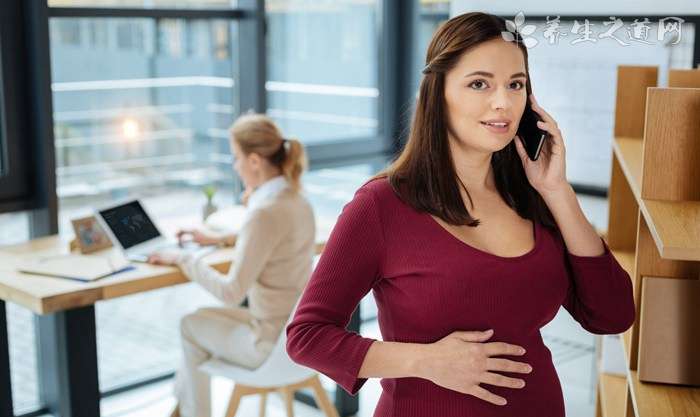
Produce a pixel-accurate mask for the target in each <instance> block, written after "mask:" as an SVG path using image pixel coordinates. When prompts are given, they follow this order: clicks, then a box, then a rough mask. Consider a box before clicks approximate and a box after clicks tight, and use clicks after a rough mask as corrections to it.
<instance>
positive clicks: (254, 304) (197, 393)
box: [149, 114, 315, 417]
mask: <svg viewBox="0 0 700 417" xmlns="http://www.w3.org/2000/svg"><path fill="white" fill-rule="evenodd" d="M230 133H231V135H230V136H231V137H230V142H229V144H230V146H231V151H232V152H233V154H234V158H235V164H234V169H235V170H236V172H237V173H238V174H239V175H240V177H241V178H242V180H243V182H244V183H245V186H246V190H250V191H249V192H247V194H248V195H247V208H246V214H245V220H244V222H243V226H242V227H241V229H240V231H239V232H238V234H237V235H236V236H216V235H212V234H211V233H208V232H206V231H203V230H187V231H181V232H179V233H178V236H179V237H180V238H183V235H188V234H189V235H191V236H192V240H194V241H197V242H200V243H204V244H212V243H228V244H232V242H234V241H235V249H234V256H233V263H232V264H231V269H230V270H229V272H228V274H227V275H223V274H221V273H219V272H217V271H216V270H214V269H213V268H211V267H209V266H207V265H206V264H205V263H203V262H200V259H201V255H200V256H197V255H192V254H179V253H173V252H168V253H158V254H155V255H152V256H151V257H150V258H149V262H151V263H154V264H169V265H178V266H179V267H180V268H181V269H182V271H183V272H184V273H185V275H187V277H188V278H189V279H190V280H192V281H194V282H197V283H199V284H200V285H201V286H202V287H204V288H205V289H206V290H207V291H209V292H210V293H212V294H213V295H214V296H216V297H217V298H219V299H220V300H221V301H223V302H224V304H225V305H226V306H225V307H208V308H201V309H199V310H197V311H196V312H194V313H191V314H188V315H186V316H184V317H183V318H182V321H181V322H180V332H181V335H182V344H183V350H184V363H183V365H182V366H181V368H180V369H179V370H178V372H177V375H176V381H175V395H176V397H177V400H178V405H177V407H176V408H175V410H173V413H172V415H173V416H182V417H206V416H209V415H210V414H211V405H210V387H209V383H210V381H209V378H208V376H207V375H205V374H204V373H202V372H199V371H198V370H197V368H198V366H199V365H200V364H202V363H203V362H205V361H206V360H208V359H209V358H211V357H218V358H221V359H224V360H227V361H229V362H231V363H234V364H236V365H239V366H244V367H248V368H251V369H254V368H256V367H258V366H260V365H261V364H262V363H263V361H264V360H265V359H266V358H267V356H268V355H269V353H270V352H271V351H272V348H273V346H274V344H275V342H276V340H277V337H278V336H279V335H280V333H281V331H282V329H283V327H284V324H285V323H286V321H287V319H288V318H289V315H290V314H291V312H292V309H293V308H294V305H295V303H296V301H297V299H298V298H299V296H300V295H301V292H302V290H303V289H304V286H305V285H306V282H307V280H308V278H309V277H310V275H311V269H312V262H313V256H314V242H315V223H314V215H313V211H312V209H311V205H310V204H309V202H308V201H307V199H306V198H305V197H304V195H303V194H302V193H301V192H300V190H301V182H300V177H301V175H302V172H303V170H304V169H305V166H306V156H305V152H304V148H303V146H302V144H301V143H300V142H299V141H298V140H294V139H284V138H283V137H282V135H281V133H280V130H279V129H278V128H277V126H276V125H275V124H274V122H273V121H272V120H271V119H270V118H268V117H267V116H264V115H260V114H248V115H244V116H241V117H240V118H239V119H238V120H236V122H235V123H234V124H233V126H232V127H231V129H230ZM246 295H247V296H248V304H249V306H248V307H247V308H243V307H240V304H241V302H242V301H243V299H244V298H245V297H246Z"/></svg>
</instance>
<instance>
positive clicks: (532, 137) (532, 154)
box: [518, 100, 549, 161]
mask: <svg viewBox="0 0 700 417" xmlns="http://www.w3.org/2000/svg"><path fill="white" fill-rule="evenodd" d="M541 120H542V118H541V117H540V116H539V115H538V114H537V113H536V112H535V111H534V110H532V107H531V106H530V101H529V100H528V102H527V104H526V105H525V112H523V117H522V118H521V119H520V125H519V126H518V136H520V137H521V138H522V139H523V143H524V145H525V151H526V152H527V156H528V157H529V158H530V160H532V161H536V160H537V158H539V157H540V151H541V150H542V145H544V141H545V140H546V139H547V138H548V137H549V133H548V132H547V131H545V130H542V129H540V128H539V127H537V122H538V121H541Z"/></svg>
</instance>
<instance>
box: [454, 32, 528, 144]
mask: <svg viewBox="0 0 700 417" xmlns="http://www.w3.org/2000/svg"><path fill="white" fill-rule="evenodd" d="M525 85H526V75H525V57H524V56H523V53H522V51H521V50H520V49H519V48H518V47H517V46H516V44H515V43H514V42H507V41H505V40H502V39H493V40H490V41H487V42H484V43H482V44H480V45H478V46H477V47H475V48H473V49H471V50H469V51H467V52H465V53H464V54H463V55H462V56H461V57H460V59H459V61H458V62H457V65H456V66H455V67H454V68H452V69H451V70H450V71H448V72H447V73H446V74H445V101H446V103H447V117H448V129H449V130H448V132H449V133H450V136H451V139H452V140H455V141H457V144H459V145H460V146H461V147H467V148H470V149H474V150H478V151H481V152H484V153H493V152H496V151H499V150H501V149H503V148H504V147H505V146H506V145H508V143H509V142H510V141H511V140H512V139H513V137H514V136H515V134H516V132H517V130H518V125H519V123H520V118H521V117H522V115H523V111H524V110H525V103H526V102H527V92H526V90H525ZM486 122H492V123H496V124H495V125H494V124H492V125H491V126H489V125H487V124H486ZM499 122H501V123H499ZM503 123H506V124H505V125H503Z"/></svg>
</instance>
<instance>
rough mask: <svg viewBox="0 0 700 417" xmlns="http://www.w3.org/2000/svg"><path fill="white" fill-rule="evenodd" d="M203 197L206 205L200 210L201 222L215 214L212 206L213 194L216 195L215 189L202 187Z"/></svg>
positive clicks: (210, 186)
mask: <svg viewBox="0 0 700 417" xmlns="http://www.w3.org/2000/svg"><path fill="white" fill-rule="evenodd" d="M203 191H204V195H205V196H206V197H207V204H206V205H205V206H204V209H203V210H202V220H203V221H206V220H207V217H209V216H210V215H211V214H213V213H215V212H216V210H217V207H216V204H214V201H213V200H214V194H216V187H215V186H213V185H207V186H206V187H204V190H203Z"/></svg>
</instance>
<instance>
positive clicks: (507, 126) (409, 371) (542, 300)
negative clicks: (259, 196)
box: [286, 13, 635, 417]
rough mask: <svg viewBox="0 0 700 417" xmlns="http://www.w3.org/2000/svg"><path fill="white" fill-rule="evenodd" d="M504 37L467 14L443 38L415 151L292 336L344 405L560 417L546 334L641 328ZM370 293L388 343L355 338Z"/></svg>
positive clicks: (427, 414)
mask: <svg viewBox="0 0 700 417" xmlns="http://www.w3.org/2000/svg"><path fill="white" fill-rule="evenodd" d="M506 31H507V29H506V25H505V21H504V20H503V19H501V18H499V17H497V16H492V15H488V14H484V13H468V14H464V15H461V16H457V17H454V18H452V19H450V20H449V21H448V22H446V23H445V24H444V25H442V26H441V27H440V28H439V29H438V31H437V32H436V33H435V35H434V36H433V39H432V41H431V43H430V45H429V48H428V52H427V58H426V67H425V69H424V70H423V73H424V77H423V79H422V81H421V85H420V90H419V95H418V100H417V103H416V110H415V115H414V118H413V122H412V126H411V132H410V135H409V139H408V142H407V144H406V146H405V148H404V149H403V151H402V153H401V154H400V156H399V157H398V158H397V159H396V161H394V162H393V164H392V165H391V166H389V167H388V168H387V169H386V170H385V171H384V172H382V173H381V174H379V175H378V176H377V177H375V178H373V179H372V180H370V181H368V182H367V183H365V184H364V185H363V186H362V187H361V188H360V189H359V190H358V191H357V192H356V193H355V195H354V197H353V199H352V201H350V202H349V203H348V204H347V205H346V206H345V207H344V208H343V212H342V213H341V215H340V217H339V219H338V222H337V224H336V226H335V228H334V230H333V232H332V234H331V236H330V238H329V240H328V242H327V246H326V248H325V250H324V252H323V255H322V256H321V259H320V261H319V264H318V266H317V268H316V269H315V271H314V273H313V275H312V277H311V279H310V281H309V283H308V284H307V286H306V289H305V291H304V294H303V295H302V299H301V301H300V304H299V306H298V308H297V310H296V313H295V316H294V318H293V321H292V322H291V323H290V324H289V325H288V326H287V329H286V330H287V336H288V340H287V351H288V352H289V354H290V356H291V357H292V359H294V360H295V361H296V362H298V363H300V364H303V365H306V366H309V367H312V368H315V369H317V370H319V371H320V372H322V373H324V374H325V375H327V376H328V377H330V378H332V379H333V380H335V381H336V382H337V383H338V384H340V385H341V386H342V387H343V388H344V389H345V390H346V391H347V392H348V393H350V394H352V395H355V394H356V393H357V392H358V390H359V389H360V388H361V387H362V385H363V384H364V383H365V382H366V381H367V378H382V380H381V385H382V394H381V396H380V398H379V401H378V404H377V408H376V410H375V412H374V416H375V417H390V416H400V417H433V416H440V417H452V416H454V417H457V416H463V417H496V416H499V417H502V416H518V417H530V416H531V417H563V416H564V402H563V396H562V390H561V386H560V383H559V379H558V377H557V373H556V371H555V369H554V365H553V363H552V356H551V353H550V351H549V349H547V347H546V346H545V344H544V342H543V340H542V335H541V334H540V329H541V328H542V327H543V326H544V325H545V324H547V323H548V322H550V321H551V320H552V319H553V318H554V316H555V315H556V314H557V311H558V310H559V308H560V307H561V306H562V305H563V306H564V308H565V309H566V310H567V311H568V312H569V313H570V314H571V315H572V316H573V318H574V319H575V320H576V321H578V322H579V323H580V324H581V326H582V327H583V328H584V329H586V330H588V331H589V332H592V333H596V334H606V333H620V332H623V331H625V330H626V329H628V328H629V327H630V326H631V325H632V323H633V321H634V319H635V308H634V300H633V297H632V286H631V280H630V277H629V275H628V274H627V273H626V272H625V271H624V270H623V269H622V267H621V266H620V264H619V263H618V262H617V261H616V260H615V258H614V256H613V255H612V253H611V252H610V249H609V247H608V246H607V244H606V243H605V241H603V240H602V239H601V238H600V237H599V236H598V235H597V234H596V232H595V230H594V228H593V227H592V226H591V224H590V223H589V222H588V220H587V219H586V217H585V216H584V214H583V212H582V210H581V208H580V206H579V204H578V201H577V199H576V195H575V193H574V191H573V189H572V187H571V185H570V184H569V183H568V182H567V180H566V172H565V148H564V139H563V138H562V133H561V131H560V130H559V128H558V126H557V123H556V121H555V120H554V119H553V118H552V116H550V115H549V114H548V113H547V112H546V111H545V110H544V109H543V108H542V107H541V106H540V105H539V104H538V102H537V100H535V98H534V96H533V95H532V89H531V85H530V77H529V70H528V54H527V49H526V47H525V46H524V45H523V43H522V38H521V37H520V36H519V34H514V37H515V41H508V40H506V39H505V38H504V37H503V36H502V32H506ZM563 93H566V92H563ZM527 100H530V103H531V106H532V109H533V110H534V111H535V112H537V114H538V115H539V116H540V118H541V119H543V122H540V123H539V127H540V128H541V129H543V130H545V131H547V132H548V133H549V137H548V139H547V140H546V143H545V145H544V148H543V151H542V154H541V156H540V157H539V158H538V159H537V160H536V161H532V160H530V159H529V157H528V156H527V154H526V151H525V148H524V146H523V143H522V142H521V138H520V137H518V135H517V134H516V132H517V130H518V125H519V122H520V120H521V118H522V116H523V113H524V111H526V103H527ZM370 290H372V292H373V295H374V298H375V300H376V303H377V307H378V322H379V326H380V329H381V334H382V340H375V339H373V338H369V337H363V336H361V335H359V334H357V333H354V332H349V331H347V330H346V329H345V327H346V326H347V324H348V322H349V320H350V317H351V315H352V313H353V311H354V310H355V308H356V306H357V305H358V303H359V302H360V300H361V299H362V298H363V297H364V296H365V295H366V294H367V293H368V292H369V291H370Z"/></svg>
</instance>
